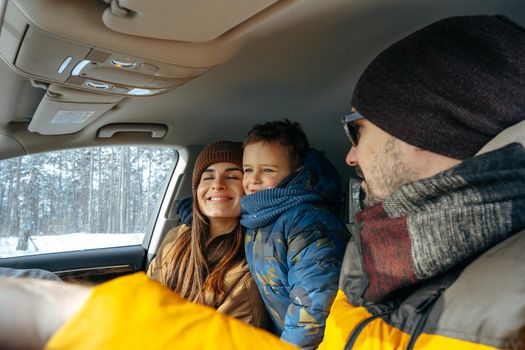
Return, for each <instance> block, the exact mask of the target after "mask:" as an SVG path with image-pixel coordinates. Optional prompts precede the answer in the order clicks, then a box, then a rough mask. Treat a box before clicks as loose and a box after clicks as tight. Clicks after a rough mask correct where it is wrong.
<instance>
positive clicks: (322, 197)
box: [241, 150, 349, 348]
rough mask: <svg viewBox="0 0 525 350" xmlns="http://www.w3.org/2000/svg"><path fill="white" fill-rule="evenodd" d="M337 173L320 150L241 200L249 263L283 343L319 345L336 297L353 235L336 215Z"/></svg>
mask: <svg viewBox="0 0 525 350" xmlns="http://www.w3.org/2000/svg"><path fill="white" fill-rule="evenodd" d="M341 193H342V192H341V182H340V178H339V174H338V173H337V170H336V169H335V168H334V167H333V165H332V164H331V163H330V162H329V161H328V160H327V159H326V158H325V157H324V156H323V155H322V154H321V153H320V152H319V151H316V150H310V152H309V153H308V155H307V157H306V159H305V164H304V167H303V168H302V169H301V170H300V171H298V172H296V173H294V174H292V175H290V176H289V177H288V178H286V179H284V180H283V181H282V182H281V183H280V184H279V186H278V187H277V188H274V189H270V190H265V191H262V192H258V193H255V194H252V195H248V196H245V197H243V198H242V199H241V208H242V218H241V224H242V225H244V226H245V227H247V232H246V260H247V261H248V264H249V266H250V270H251V272H252V275H253V277H254V278H255V281H256V282H257V285H258V287H259V291H260V292H261V295H262V298H263V300H264V302H265V305H266V309H267V310H268V312H269V314H270V316H271V318H272V319H273V321H274V323H275V326H276V328H277V331H278V332H279V333H280V334H281V338H282V339H284V340H286V341H288V342H290V343H293V344H296V345H298V346H301V347H303V348H315V347H317V345H318V344H319V343H320V342H321V340H322V338H323V332H324V327H325V320H326V317H327V316H328V313H329V310H330V305H331V304H332V301H333V300H334V298H335V295H336V292H337V287H338V281H339V272H340V269H341V262H342V260H343V255H344V252H345V247H346V243H347V241H348V239H349V233H348V231H347V229H346V226H345V225H344V223H343V222H342V221H341V220H340V219H339V218H338V217H337V216H336V215H335V214H334V212H337V210H338V208H339V205H340V196H341Z"/></svg>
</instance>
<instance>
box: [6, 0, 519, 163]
mask: <svg viewBox="0 0 525 350" xmlns="http://www.w3.org/2000/svg"><path fill="white" fill-rule="evenodd" d="M109 2H110V1H109ZM230 2H231V1H226V0H224V1H222V2H220V4H222V5H223V6H227V5H228V4H229V3H230ZM36 3H39V4H36ZM190 3H191V1H190V0H187V1H186V0H180V1H176V2H171V3H170V2H169V1H159V2H158V5H157V6H167V7H168V9H167V10H169V11H174V10H176V7H177V6H180V8H182V9H185V10H186V11H189V12H188V13H192V14H193V13H195V14H194V16H195V20H193V21H191V20H190V21H188V23H189V24H188V25H189V27H187V28H186V29H184V28H182V29H180V28H179V29H177V30H179V31H180V32H177V33H178V34H177V35H179V36H177V35H175V34H173V36H174V37H175V39H177V40H173V38H171V39H170V38H166V35H170V33H168V34H166V31H162V30H160V29H159V27H161V26H160V25H158V26H153V27H151V26H152V24H151V22H150V23H149V24H148V23H146V24H145V23H144V22H140V21H138V22H132V23H131V24H125V25H123V24H121V23H119V22H118V21H119V20H120V19H119V18H114V22H111V21H105V22H108V23H110V24H108V23H105V22H104V21H103V20H102V19H103V17H104V16H106V17H108V12H107V11H108V8H109V5H108V4H106V2H103V1H98V2H94V1H89V2H86V1H77V0H75V1H72V0H69V1H68V0H45V1H44V0H39V1H38V2H35V1H34V0H8V1H4V2H3V7H4V8H3V13H5V12H6V6H15V7H17V8H18V9H20V11H21V13H22V14H23V16H25V18H26V19H27V20H28V21H30V22H33V21H34V23H33V24H34V26H36V27H38V28H39V29H40V30H42V31H43V32H44V33H49V34H50V35H53V36H55V37H57V38H62V39H64V40H66V41H68V42H72V43H79V44H81V45H84V46H85V45H88V46H89V45H94V46H96V47H103V48H104V49H108V50H115V51H117V52H124V53H126V52H129V53H132V54H135V56H138V57H148V59H150V60H151V61H154V60H155V59H157V60H158V62H160V63H159V64H161V63H162V62H164V63H167V64H179V65H181V66H188V65H192V60H194V62H193V63H195V64H193V67H194V68H195V69H197V68H199V67H206V71H205V72H204V73H199V72H200V71H199V70H195V76H194V77H192V78H191V79H188V80H185V81H184V83H183V84H182V85H180V86H178V87H176V88H174V89H171V90H169V91H167V92H165V93H161V94H159V95H155V96H147V97H129V96H120V97H119V99H117V100H118V102H116V103H115V104H114V105H112V107H111V108H110V109H109V110H108V111H107V112H105V113H103V114H102V115H101V116H100V117H98V118H96V119H95V120H93V121H92V122H90V123H89V124H87V125H85V126H84V127H83V128H82V129H81V130H79V131H77V132H74V133H69V134H61V135H52V136H50V135H41V134H39V133H38V132H30V131H29V130H28V124H29V122H30V121H31V118H33V116H34V114H35V111H36V110H37V107H38V105H39V104H40V102H41V101H42V99H43V98H44V97H45V94H46V92H45V90H44V89H43V88H42V87H44V88H45V87H46V86H47V85H48V84H50V83H56V82H54V81H52V80H46V79H45V78H35V77H31V76H30V74H23V72H20V71H19V70H16V69H15V70H16V72H15V70H13V62H8V60H7V59H6V57H4V55H2V56H3V59H4V60H3V61H2V62H0V76H1V77H2V79H1V80H0V85H1V87H0V89H1V91H2V94H0V159H2V158H10V157H13V156H18V155H23V154H30V153H36V152H42V151H48V150H54V149H64V148H75V147H84V146H94V145H109V144H127V143H137V144H151V145H170V146H176V147H185V146H188V145H202V144H206V143H209V142H211V141H214V140H218V139H231V140H242V139H243V138H244V136H245V134H246V132H247V131H248V130H249V129H250V128H251V127H252V126H253V125H254V124H256V123H261V122H265V121H269V120H275V119H282V118H289V119H291V120H293V121H299V122H300V123H301V124H302V125H303V128H304V130H305V132H306V134H307V135H308V136H309V139H310V143H311V145H312V146H313V147H317V148H320V149H323V150H325V151H326V153H327V156H328V157H329V159H331V160H332V162H333V163H334V164H335V165H336V166H337V167H338V169H340V171H341V172H343V173H344V172H348V169H347V167H345V165H344V158H345V153H346V152H347V150H348V148H349V144H348V141H347V140H346V137H344V133H343V132H342V129H341V128H340V123H339V119H340V117H341V116H343V115H344V114H346V113H348V112H349V110H350V100H351V95H352V90H353V87H354V85H355V83H356V81H357V79H358V77H359V75H360V73H361V72H362V71H363V69H364V68H365V67H366V65H367V63H368V62H369V61H370V60H371V59H372V58H373V57H375V55H377V54H378V52H380V51H381V50H382V49H383V48H385V47H386V46H388V45H389V44H391V43H393V42H395V41H396V40H398V39H400V38H401V37H403V36H405V35H407V34H408V33H410V32H412V31H414V30H416V29H418V28H421V27H422V26H424V25H426V24H428V23H431V22H433V21H436V20H438V19H441V18H445V17H449V16H457V15H472V14H503V15H506V16H508V17H509V18H511V19H512V20H514V21H516V22H518V23H520V24H521V25H525V2H523V0H501V1H493V0H484V1H481V0H468V1H466V0H465V1H454V0H431V1H420V0H398V1H388V0H375V1H369V0H352V1H350V0H323V1H319V0H281V1H262V0H261V1H258V2H254V4H255V5H254V6H255V7H254V8H253V9H249V8H248V9H244V10H243V11H245V12H243V13H241V12H239V13H241V14H239V15H238V16H237V17H235V16H233V17H232V16H231V14H230V13H229V12H228V9H227V8H223V9H220V8H219V9H214V10H213V11H216V12H219V13H221V14H223V15H224V17H220V16H218V17H217V18H219V20H217V21H220V19H224V18H226V19H224V21H229V22H228V23H229V25H230V27H231V28H230V27H227V26H226V27H225V26H224V25H223V26H221V25H218V24H217V23H211V24H210V25H209V26H208V27H210V28H203V29H202V30H200V31H199V30H196V29H195V27H192V26H191V23H193V25H194V26H198V27H200V26H203V27H206V22H205V21H204V20H207V21H208V22H210V21H211V20H210V18H212V19H213V18H214V17H213V11H202V10H200V12H199V11H198V10H199V9H197V10H195V9H194V8H192V7H191V6H190V5H188V4H190ZM128 4H130V5H133V4H134V5H133V6H136V9H137V11H139V10H143V11H146V12H147V10H145V9H144V6H142V7H141V6H140V2H138V1H129V2H128ZM230 5H231V4H230ZM0 6H1V5H0ZM148 6H150V7H151V6H153V5H152V4H151V3H150V2H148ZM59 8H60V9H62V8H64V11H65V12H64V13H66V14H68V13H69V14H71V16H73V15H72V14H74V13H86V17H87V18H88V19H91V18H98V20H94V19H92V20H86V21H85V25H86V26H100V31H92V34H93V39H92V40H90V38H89V36H90V33H91V32H90V31H89V30H86V28H87V27H83V26H82V25H84V24H83V23H84V22H80V21H75V20H74V18H71V17H68V16H58V15H53V12H55V11H56V13H61V12H60V11H59V10H58V9H59ZM66 10H67V11H66ZM163 10H166V9H165V8H163V7H160V11H159V7H157V8H155V9H153V11H152V12H153V14H151V13H149V14H148V15H149V16H153V18H154V19H153V20H155V18H159V13H162V12H163ZM190 10H191V11H194V12H191V11H190ZM31 11H34V12H33V13H31ZM42 11H46V12H45V13H44V14H43V13H42ZM68 11H69V12H68ZM83 11H84V12H83ZM221 11H222V12H221ZM250 11H251V12H250ZM150 12H151V11H150ZM87 13H89V15H87ZM89 16H93V17H89ZM228 16H229V17H228ZM243 16H244V17H243ZM46 17H47V18H48V19H47V21H48V22H46ZM2 18H3V19H4V26H3V27H2V31H3V32H4V33H5V31H6V30H9V28H7V29H6V23H7V22H6V19H8V18H7V15H6V16H3V17H2ZM49 18H51V19H52V21H51V20H49ZM161 18H162V19H163V20H164V21H170V18H171V17H170V16H161ZM199 20H202V21H203V22H200V21H199ZM50 22H53V25H51V24H50ZM7 24H9V23H7ZM111 26H113V28H114V29H115V28H116V29H118V30H114V29H111ZM141 26H147V28H148V29H150V30H148V31H147V35H149V36H150V37H149V38H147V37H138V36H137V34H138V33H140V28H141ZM89 28H91V27H89ZM185 30H187V31H188V32H187V33H186V32H185ZM224 30H226V31H225V32H222V31H224ZM111 31H113V32H118V35H117V34H115V38H124V37H126V38H128V37H129V38H128V39H129V40H128V39H126V40H125V42H124V43H123V42H121V41H120V40H118V41H115V40H113V41H111V40H109V39H107V35H106V39H102V37H101V33H107V32H111ZM119 31H120V32H119ZM122 31H127V32H128V33H122ZM79 33H81V34H79ZM214 33H215V34H214ZM217 34H218V36H217V37H213V36H214V35H217ZM75 35H76V36H77V37H75ZM155 35H157V38H155V37H154V36H155ZM159 38H160V39H159ZM181 38H182V39H181ZM182 40H189V41H190V42H183V41H182ZM191 40H193V41H194V42H191ZM199 40H205V41H204V42H202V41H199ZM134 43H136V44H137V46H136V47H132V46H129V45H132V44H134ZM161 43H163V44H164V46H162V45H161ZM109 45H112V47H108V46H109ZM126 45H128V46H127V47H126ZM161 47H162V48H163V49H162V50H161V49H160V48H161ZM155 48H159V49H158V51H159V52H155ZM178 52H180V56H179V55H177V53H178ZM170 54H172V56H173V57H172V58H170V57H169V55H170ZM177 60H179V61H177ZM167 61H170V62H167ZM21 73H22V74H21ZM30 78H33V81H31V80H30ZM59 85H60V84H59ZM114 123H128V124H129V123H131V124H133V123H137V124H144V123H148V124H154V125H163V126H165V127H166V134H165V135H164V137H162V138H159V139H156V138H151V135H150V134H149V133H140V132H139V133H138V132H121V133H117V134H115V136H113V137H111V138H100V137H97V132H98V130H99V129H100V128H102V127H104V126H106V125H108V124H114Z"/></svg>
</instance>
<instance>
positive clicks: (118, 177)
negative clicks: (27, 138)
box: [0, 147, 178, 250]
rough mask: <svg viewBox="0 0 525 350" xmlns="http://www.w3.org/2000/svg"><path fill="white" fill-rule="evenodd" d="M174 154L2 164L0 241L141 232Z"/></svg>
mask: <svg viewBox="0 0 525 350" xmlns="http://www.w3.org/2000/svg"><path fill="white" fill-rule="evenodd" d="M177 155H178V153H177V151H176V150H174V149H171V148H158V147H157V148H152V147H98V148H85V149H76V150H69V151H61V152H52V153H42V154H35V155H30V156H24V157H18V158H13V159H8V160H3V161H0V237H14V236H16V237H18V244H17V250H25V249H27V245H28V240H29V239H31V236H35V235H58V234H65V233H66V234H67V233H76V232H83V233H134V232H144V231H145V227H146V225H147V223H148V220H149V219H150V214H151V211H152V209H153V208H154V206H155V204H156V201H157V198H158V196H159V194H160V193H159V192H160V190H162V189H163V188H164V187H163V186H164V185H165V181H166V179H167V176H168V175H170V174H171V172H170V170H171V169H172V166H173V165H174V164H175V162H176V160H177Z"/></svg>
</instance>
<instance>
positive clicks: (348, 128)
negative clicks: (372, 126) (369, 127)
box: [341, 112, 364, 147]
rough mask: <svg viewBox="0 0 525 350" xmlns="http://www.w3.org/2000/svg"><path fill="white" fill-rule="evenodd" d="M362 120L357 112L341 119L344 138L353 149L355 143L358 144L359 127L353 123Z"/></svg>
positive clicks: (355, 145)
mask: <svg viewBox="0 0 525 350" xmlns="http://www.w3.org/2000/svg"><path fill="white" fill-rule="evenodd" d="M363 118H364V117H363V116H362V115H361V114H360V113H359V112H353V113H350V114H348V115H345V116H344V117H343V118H341V122H342V123H343V128H344V129H345V132H346V136H348V139H349V140H350V143H351V144H352V146H353V147H357V143H358V142H359V127H358V126H357V125H355V124H354V122H355V121H356V120H359V119H363Z"/></svg>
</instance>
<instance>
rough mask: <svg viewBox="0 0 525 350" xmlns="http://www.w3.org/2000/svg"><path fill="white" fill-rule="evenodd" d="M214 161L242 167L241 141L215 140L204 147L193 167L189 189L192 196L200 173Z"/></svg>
mask: <svg viewBox="0 0 525 350" xmlns="http://www.w3.org/2000/svg"><path fill="white" fill-rule="evenodd" d="M215 163H233V164H235V165H238V166H239V168H241V169H242V142H232V141H217V142H214V143H211V144H209V145H208V146H206V147H204V149H203V150H202V152H201V153H200V154H199V156H198V157H197V160H196V161H195V167H194V168H193V177H192V185H191V190H192V193H193V196H194V197H195V195H196V193H197V187H198V186H199V182H200V180H201V176H202V173H203V172H204V170H206V169H207V168H208V167H209V166H210V165H212V164H215Z"/></svg>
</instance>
